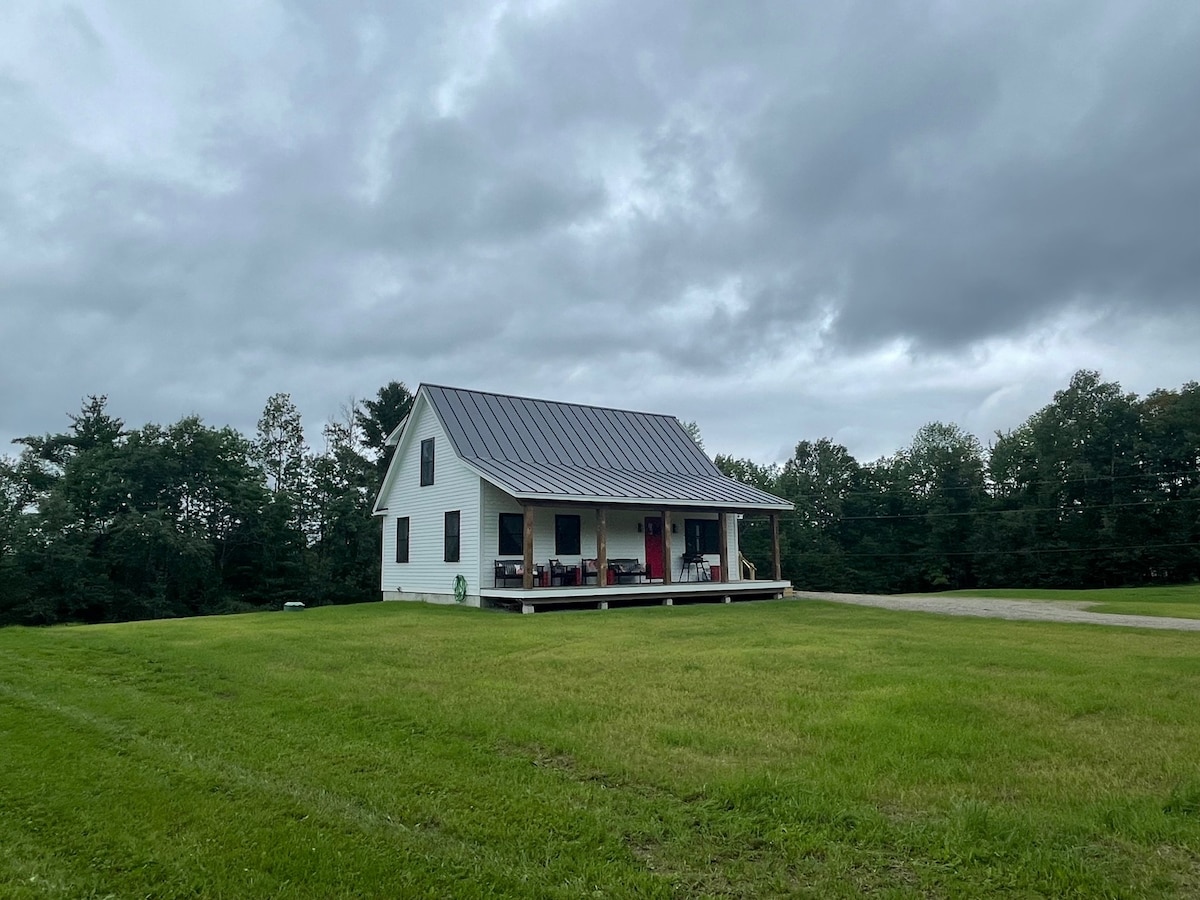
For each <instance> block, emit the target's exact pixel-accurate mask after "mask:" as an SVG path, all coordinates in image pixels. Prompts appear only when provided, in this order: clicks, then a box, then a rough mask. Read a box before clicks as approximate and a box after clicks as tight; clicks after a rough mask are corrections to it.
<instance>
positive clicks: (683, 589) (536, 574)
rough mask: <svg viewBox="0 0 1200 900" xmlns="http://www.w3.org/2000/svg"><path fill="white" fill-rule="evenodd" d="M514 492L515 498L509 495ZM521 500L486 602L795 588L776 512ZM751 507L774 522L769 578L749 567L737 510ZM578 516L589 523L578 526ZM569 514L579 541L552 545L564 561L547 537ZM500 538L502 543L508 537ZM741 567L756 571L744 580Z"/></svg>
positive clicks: (679, 596) (535, 604)
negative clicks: (784, 565) (784, 562)
mask: <svg viewBox="0 0 1200 900" xmlns="http://www.w3.org/2000/svg"><path fill="white" fill-rule="evenodd" d="M513 499H515V498H511V495H510V498H509V500H508V502H509V503H512V502H513ZM518 503H519V505H517V504H514V505H513V506H510V507H509V509H513V510H514V513H515V510H516V509H519V510H520V513H517V514H508V513H504V514H502V515H501V516H500V520H501V530H502V531H505V532H507V534H508V535H509V537H508V538H507V544H508V550H509V556H508V557H507V558H504V559H500V558H498V559H496V560H495V562H494V566H495V575H494V577H493V578H492V579H490V582H491V585H490V587H489V586H488V584H487V583H486V582H485V583H484V584H482V585H481V586H480V601H481V605H485V606H500V607H505V608H513V609H520V610H521V611H523V612H533V611H534V610H535V609H539V608H546V607H569V606H580V605H583V606H586V605H592V606H596V607H598V608H601V609H605V608H608V607H609V606H610V605H633V604H645V603H665V604H673V603H676V602H705V601H706V602H733V601H735V600H739V599H761V598H772V597H779V596H783V594H784V593H785V592H786V591H787V590H788V589H789V588H790V584H789V583H788V582H786V581H784V580H783V578H782V575H781V572H780V557H779V518H778V513H776V512H774V511H771V512H770V513H769V514H766V513H765V512H764V511H763V510H746V509H743V508H731V507H729V506H718V505H715V504H714V505H710V504H695V503H692V504H687V505H675V504H647V503H644V502H643V503H637V504H621V503H616V504H594V505H593V504H587V505H584V504H578V503H566V502H545V501H542V502H535V501H529V500H525V501H523V502H522V501H518ZM747 514H748V515H757V516H761V517H762V518H764V519H767V520H768V521H769V522H770V529H771V531H770V533H771V535H772V564H771V569H772V570H773V571H771V572H770V575H771V576H772V577H770V578H764V579H762V580H757V579H756V573H755V571H754V567H753V566H743V562H744V561H743V560H742V559H741V555H740V553H739V546H738V541H737V517H738V516H739V515H747ZM506 517H507V518H506ZM581 518H582V519H585V520H586V521H584V522H583V523H582V524H583V525H584V527H583V528H582V529H581V528H580V527H579V526H580V524H581V523H580V519H581ZM563 520H569V521H572V522H573V523H574V539H573V540H571V539H569V538H568V540H567V541H566V542H565V544H566V545H569V546H564V544H561V543H560V544H557V546H556V550H562V551H563V554H564V555H565V556H566V557H568V558H566V559H558V558H555V557H556V556H557V553H556V554H555V556H551V555H550V554H549V553H548V552H547V551H548V549H549V548H548V547H547V546H546V541H547V539H548V538H554V539H555V540H557V532H558V526H559V524H560V522H562V521H563ZM551 524H554V526H555V528H554V530H551V529H550V525H551ZM518 528H520V532H519V533H518V532H517V529H518ZM635 529H636V534H635V533H634V530H635ZM581 530H582V531H583V535H582V537H583V540H582V541H581V540H580V537H581V535H580V531H581ZM634 539H636V543H635V542H634ZM500 543H501V549H502V550H503V549H504V548H505V544H506V540H505V538H503V537H502V538H501V541H500ZM635 548H636V549H635ZM513 551H519V555H518V553H516V552H513ZM744 573H747V574H749V576H750V577H749V578H748V579H746V578H743V574H744ZM764 574H766V573H764Z"/></svg>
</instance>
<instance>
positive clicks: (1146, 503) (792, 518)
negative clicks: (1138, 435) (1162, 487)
mask: <svg viewBox="0 0 1200 900" xmlns="http://www.w3.org/2000/svg"><path fill="white" fill-rule="evenodd" d="M1178 503H1200V497H1180V498H1179V499H1176V500H1137V501H1134V502H1132V503H1105V504H1101V505H1093V506H1023V507H1020V508H1018V509H977V510H970V511H968V512H948V513H896V514H895V515H884V516H838V517H837V521H838V522H865V521H879V522H883V521H888V520H898V519H949V518H956V517H961V516H1000V515H1012V514H1014V513H1038V512H1047V513H1062V512H1095V511H1103V510H1106V509H1128V508H1129V507H1133V506H1143V507H1159V506H1174V505H1175V504H1178ZM801 516H802V514H801V513H800V512H798V511H793V512H790V513H784V514H782V515H781V516H780V521H782V522H799V521H802V518H801Z"/></svg>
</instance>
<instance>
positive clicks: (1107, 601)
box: [925, 584, 1200, 619]
mask: <svg viewBox="0 0 1200 900" xmlns="http://www.w3.org/2000/svg"><path fill="white" fill-rule="evenodd" d="M925 596H930V597H999V598H1002V599H1005V600H1074V601H1081V602H1084V603H1090V604H1092V605H1091V606H1089V607H1088V610H1089V611H1091V612H1100V613H1116V614H1118V615H1134V616H1172V617H1174V618H1178V619H1200V584H1184V585H1172V586H1170V587H1145V588H1107V589H1105V590H1095V591H1054V590H1039V589H1036V588H1028V589H1025V588H1003V589H995V590H977V591H944V592H942V593H940V594H927V595H925Z"/></svg>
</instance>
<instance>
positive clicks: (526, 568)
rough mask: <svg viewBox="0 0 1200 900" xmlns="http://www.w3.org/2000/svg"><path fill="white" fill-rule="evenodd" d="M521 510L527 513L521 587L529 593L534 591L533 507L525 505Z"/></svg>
mask: <svg viewBox="0 0 1200 900" xmlns="http://www.w3.org/2000/svg"><path fill="white" fill-rule="evenodd" d="M521 510H522V512H524V513H525V534H524V544H525V561H524V565H523V566H522V567H521V573H522V574H521V587H523V588H524V589H525V590H527V591H529V590H532V589H533V507H532V506H530V505H529V504H528V503H525V504H523V505H522V506H521Z"/></svg>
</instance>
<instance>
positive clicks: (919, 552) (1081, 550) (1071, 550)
mask: <svg viewBox="0 0 1200 900" xmlns="http://www.w3.org/2000/svg"><path fill="white" fill-rule="evenodd" d="M1177 547H1195V548H1196V549H1200V544H1198V543H1195V542H1188V543H1180V544H1143V545H1140V546H1108V547H1042V548H1037V549H1031V550H917V551H905V552H902V553H899V552H888V551H880V552H877V553H861V552H856V553H836V554H830V553H828V552H821V551H817V550H800V551H798V552H797V553H796V555H797V556H820V557H823V558H826V559H828V558H829V557H830V556H831V555H832V556H833V557H834V558H836V559H842V558H845V557H847V556H855V557H862V556H869V557H880V556H887V557H915V556H984V555H994V556H1012V555H1017V554H1021V555H1023V554H1031V553H1036V554H1043V553H1108V552H1112V551H1115V550H1165V549H1168V548H1177Z"/></svg>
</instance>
